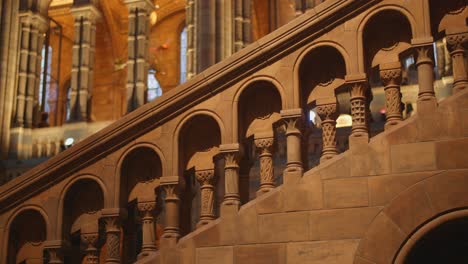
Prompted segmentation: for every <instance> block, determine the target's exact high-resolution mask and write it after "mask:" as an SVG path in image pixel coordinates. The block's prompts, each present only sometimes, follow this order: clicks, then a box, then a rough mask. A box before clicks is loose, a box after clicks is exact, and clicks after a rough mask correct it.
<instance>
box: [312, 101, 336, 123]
mask: <svg viewBox="0 0 468 264" xmlns="http://www.w3.org/2000/svg"><path fill="white" fill-rule="evenodd" d="M337 108H338V104H337V103H329V104H321V105H317V108H316V109H317V115H319V117H320V119H322V122H323V121H325V120H336V119H337V118H338V111H337Z"/></svg>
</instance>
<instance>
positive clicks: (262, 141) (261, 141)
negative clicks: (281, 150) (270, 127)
mask: <svg viewBox="0 0 468 264" xmlns="http://www.w3.org/2000/svg"><path fill="white" fill-rule="evenodd" d="M273 142H274V137H273V135H271V136H269V137H261V138H255V139H254V144H255V147H257V148H259V149H260V152H261V154H263V153H265V152H271V150H272V147H273Z"/></svg>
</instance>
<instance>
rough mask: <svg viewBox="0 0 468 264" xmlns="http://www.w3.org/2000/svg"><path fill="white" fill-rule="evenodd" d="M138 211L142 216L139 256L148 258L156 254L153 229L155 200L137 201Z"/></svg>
mask: <svg viewBox="0 0 468 264" xmlns="http://www.w3.org/2000/svg"><path fill="white" fill-rule="evenodd" d="M137 206H138V211H140V213H141V215H142V218H141V220H142V226H143V228H142V229H143V243H142V244H143V245H142V249H141V253H140V256H142V257H144V256H148V255H149V254H151V253H152V252H156V232H155V228H154V215H153V213H154V210H155V209H156V199H142V200H141V201H140V200H139V201H138V204H137Z"/></svg>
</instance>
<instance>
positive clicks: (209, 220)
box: [197, 219, 213, 229]
mask: <svg viewBox="0 0 468 264" xmlns="http://www.w3.org/2000/svg"><path fill="white" fill-rule="evenodd" d="M211 221H213V219H201V220H200V221H198V223H197V229H198V228H200V227H203V226H206V225H207V224H209V223H211Z"/></svg>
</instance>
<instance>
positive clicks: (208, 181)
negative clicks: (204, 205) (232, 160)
mask: <svg viewBox="0 0 468 264" xmlns="http://www.w3.org/2000/svg"><path fill="white" fill-rule="evenodd" d="M195 177H196V178H197V181H198V182H199V183H200V185H212V184H213V180H214V170H200V171H196V172H195Z"/></svg>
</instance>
